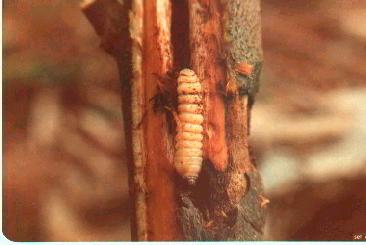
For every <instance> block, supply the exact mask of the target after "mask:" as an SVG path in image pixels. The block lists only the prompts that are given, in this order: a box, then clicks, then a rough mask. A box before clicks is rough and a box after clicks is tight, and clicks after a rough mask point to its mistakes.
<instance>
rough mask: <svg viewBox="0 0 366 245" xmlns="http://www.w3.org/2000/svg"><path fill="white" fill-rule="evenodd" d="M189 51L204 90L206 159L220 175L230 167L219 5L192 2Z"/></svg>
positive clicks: (190, 8)
mask: <svg viewBox="0 0 366 245" xmlns="http://www.w3.org/2000/svg"><path fill="white" fill-rule="evenodd" d="M189 15H190V16H189V19H190V47H191V63H192V69H193V70H194V71H195V72H196V73H197V75H198V77H199V78H200V79H201V81H202V84H203V86H204V88H205V103H204V105H205V110H204V115H205V121H204V128H205V132H206V135H205V136H206V137H205V138H204V156H205V158H206V159H208V160H209V161H210V163H211V164H212V165H213V166H214V167H215V169H217V170H219V171H223V170H225V168H226V166H227V163H228V156H227V145H226V136H225V104H224V100H223V90H220V88H223V87H224V81H225V63H224V62H221V61H223V60H224V59H225V57H223V52H222V46H221V45H222V41H221V35H222V31H223V30H222V28H221V21H220V20H221V15H220V9H219V4H218V2H217V1H212V0H199V1H197V0H190V1H189Z"/></svg>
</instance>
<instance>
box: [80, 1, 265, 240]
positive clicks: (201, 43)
mask: <svg viewBox="0 0 366 245" xmlns="http://www.w3.org/2000/svg"><path fill="white" fill-rule="evenodd" d="M81 7H82V9H83V11H84V13H85V14H86V16H87V18H88V19H89V21H90V22H91V23H92V24H93V26H94V28H95V29H96V32H97V33H98V35H100V36H101V38H102V47H103V48H104V49H105V50H106V51H107V52H108V53H110V54H111V55H113V56H114V57H115V59H116V61H117V64H118V68H119V70H120V76H121V84H122V104H123V108H122V109H123V115H124V121H125V135H126V142H128V143H127V152H128V156H127V157H128V162H129V172H130V180H129V184H130V195H131V200H132V202H133V205H132V207H133V208H132V209H133V214H134V215H133V217H132V224H131V227H132V238H133V240H260V239H261V236H262V233H263V226H264V206H265V205H263V204H264V202H265V201H264V200H265V199H264V198H263V196H262V192H263V191H262V185H261V181H260V176H259V174H258V172H257V171H256V169H255V167H254V165H253V163H252V161H251V159H250V155H249V149H248V135H249V119H250V108H251V106H252V104H253V99H254V95H255V93H256V91H257V87H258V79H259V74H260V70H261V64H262V52H261V39H260V6H259V0H189V1H180V0H151V1H143V0H131V1H118V0H88V1H84V2H83V4H82V6H81ZM187 67H189V68H191V69H192V70H194V71H195V72H196V74H197V75H198V77H199V79H200V81H201V82H202V85H203V87H204V91H205V92H204V113H203V114H204V118H205V121H204V133H205V137H204V162H203V167H202V171H201V173H200V176H199V178H198V181H197V183H196V184H195V185H193V186H190V185H188V184H187V183H186V182H185V181H184V180H182V178H181V177H180V176H178V174H177V173H176V171H175V169H174V161H173V156H174V136H175V133H176V123H175V121H174V117H173V114H174V111H176V107H177V92H176V89H177V81H176V78H177V72H179V70H181V69H183V68H187Z"/></svg>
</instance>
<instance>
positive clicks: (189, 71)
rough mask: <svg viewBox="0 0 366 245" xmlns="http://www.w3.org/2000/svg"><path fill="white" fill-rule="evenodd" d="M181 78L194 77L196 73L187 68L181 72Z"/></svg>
mask: <svg viewBox="0 0 366 245" xmlns="http://www.w3.org/2000/svg"><path fill="white" fill-rule="evenodd" d="M179 75H180V76H193V75H195V73H194V71H192V70H191V69H188V68H185V69H183V70H181V71H180V72H179Z"/></svg>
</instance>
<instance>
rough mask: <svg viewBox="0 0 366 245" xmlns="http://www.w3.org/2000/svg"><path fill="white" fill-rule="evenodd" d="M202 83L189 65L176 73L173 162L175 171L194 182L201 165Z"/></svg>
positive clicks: (189, 181)
mask: <svg viewBox="0 0 366 245" xmlns="http://www.w3.org/2000/svg"><path fill="white" fill-rule="evenodd" d="M202 91H203V89H202V85H201V83H200V81H199V79H198V77H197V75H196V74H195V73H194V71H192V70H190V69H183V70H182V71H181V72H180V73H179V77H178V118H179V122H178V127H177V135H176V137H175V140H176V145H175V155H174V164H175V168H176V170H177V172H178V173H179V174H180V175H181V176H183V178H185V179H187V181H188V183H190V184H194V183H195V182H196V180H197V178H198V174H199V172H200V170H201V167H202V147H203V144H202V140H203V126H202V123H203V106H202V102H203V100H202V97H203V95H202Z"/></svg>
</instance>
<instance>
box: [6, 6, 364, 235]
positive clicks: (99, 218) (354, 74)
mask: <svg viewBox="0 0 366 245" xmlns="http://www.w3.org/2000/svg"><path fill="white" fill-rule="evenodd" d="M3 5H4V8H3V23H4V25H3V55H4V56H3V57H4V60H3V61H4V63H3V134H4V147H3V159H4V165H3V173H4V174H3V177H4V181H3V205H4V211H3V232H4V234H5V235H6V237H8V238H9V239H11V240H15V241H96V240H102V241H107V240H129V239H130V233H129V229H130V228H129V206H128V186H127V175H126V162H125V158H124V155H125V154H124V152H125V146H124V144H125V142H124V138H123V133H122V129H123V122H122V114H121V109H120V108H121V102H120V97H119V96H120V95H119V91H120V88H119V83H118V71H117V67H116V64H115V62H114V60H113V59H112V58H111V57H110V56H109V55H107V54H106V53H104V52H103V51H102V49H101V48H99V43H100V39H99V38H98V37H97V35H96V34H95V32H94V30H93V28H92V27H91V25H90V24H89V23H88V21H87V20H86V18H85V17H84V15H83V14H82V13H81V11H80V9H79V1H77V0H70V1H61V0H53V1H43V0H17V1H11V0H7V1H4V2H3ZM243 24H244V23H243ZM262 28H263V49H264V69H263V72H262V80H261V89H260V93H259V94H258V96H257V101H256V104H255V106H254V109H253V112H252V123H251V137H250V140H251V144H252V148H253V155H254V156H255V157H256V162H257V166H258V168H259V169H260V171H261V173H262V177H263V184H264V187H265V192H266V197H268V198H269V199H270V203H269V204H268V217H267V222H266V227H265V239H266V240H352V237H353V235H354V234H358V233H366V193H365V186H366V2H365V1H362V0H359V1H357V0H335V1H334V0H299V1H291V0H276V1H272V0H262Z"/></svg>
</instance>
